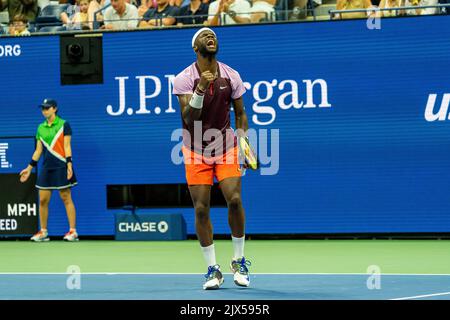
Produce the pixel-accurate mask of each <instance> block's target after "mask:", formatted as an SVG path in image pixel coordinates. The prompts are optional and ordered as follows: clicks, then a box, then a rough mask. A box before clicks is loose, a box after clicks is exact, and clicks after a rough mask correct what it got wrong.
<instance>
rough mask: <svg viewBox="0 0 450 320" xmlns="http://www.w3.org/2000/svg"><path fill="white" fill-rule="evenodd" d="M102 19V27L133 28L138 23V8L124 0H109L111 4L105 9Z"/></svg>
mask: <svg viewBox="0 0 450 320" xmlns="http://www.w3.org/2000/svg"><path fill="white" fill-rule="evenodd" d="M104 20H105V25H104V29H110V30H111V29H114V30H120V29H133V28H136V27H137V24H138V20H139V15H138V10H137V8H136V7H135V6H134V5H132V4H129V3H127V2H125V0H111V6H110V7H108V8H107V9H106V11H105V14H104Z"/></svg>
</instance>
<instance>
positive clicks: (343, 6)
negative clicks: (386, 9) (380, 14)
mask: <svg viewBox="0 0 450 320" xmlns="http://www.w3.org/2000/svg"><path fill="white" fill-rule="evenodd" d="M371 7H372V3H371V2H370V0H337V3H336V9H337V10H352V9H369V8H371ZM368 15H370V14H369V13H368V12H349V13H339V15H338V18H340V19H357V18H366V17H367V16H368Z"/></svg>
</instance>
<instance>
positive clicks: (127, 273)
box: [0, 272, 450, 276]
mask: <svg viewBox="0 0 450 320" xmlns="http://www.w3.org/2000/svg"><path fill="white" fill-rule="evenodd" d="M33 274H37V275H52V274H55V275H58V274H64V275H67V274H86V275H103V274H104V275H197V274H204V272H81V273H70V272H0V275H33ZM223 274H231V273H226V272H224V273H223ZM251 274H253V275H318V276H320V275H336V276H349V275H364V276H367V275H371V273H295V272H293V273H289V272H285V273H277V272H273V273H272V272H252V273H251ZM380 275H381V276H450V274H448V273H381V274H380Z"/></svg>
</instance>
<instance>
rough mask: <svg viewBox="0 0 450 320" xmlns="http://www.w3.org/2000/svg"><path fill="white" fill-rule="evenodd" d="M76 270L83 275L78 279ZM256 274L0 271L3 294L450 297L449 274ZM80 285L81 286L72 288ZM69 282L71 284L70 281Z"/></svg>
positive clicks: (68, 296)
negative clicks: (372, 283) (211, 284)
mask: <svg viewBox="0 0 450 320" xmlns="http://www.w3.org/2000/svg"><path fill="white" fill-rule="evenodd" d="M74 276H76V277H77V276H80V277H79V278H77V279H76V281H72V280H74V279H75V278H74ZM369 276H370V275H367V274H254V275H253V276H252V279H251V281H252V283H251V287H249V288H240V287H237V286H236V285H235V284H234V283H233V278H232V275H231V274H224V277H225V282H224V284H223V286H222V287H221V289H220V290H214V291H204V290H203V289H202V283H203V276H202V275H201V274H81V275H78V274H75V275H69V274H1V275H0V299H3V300H4V299H11V300H15V299H55V300H68V299H70V300H72V299H94V300H104V299H111V300H141V299H145V300H211V299H213V300H216V299H217V300H222V299H224V300H278V299H282V300H386V299H402V300H409V299H411V300H412V299H446V300H449V299H450V275H394V274H390V275H381V277H380V281H379V286H378V287H379V289H376V288H374V289H368V285H367V282H368V278H369ZM68 282H69V287H71V288H74V287H79V289H69V288H68ZM70 283H71V284H72V285H70Z"/></svg>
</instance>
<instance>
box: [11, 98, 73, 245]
mask: <svg viewBox="0 0 450 320" xmlns="http://www.w3.org/2000/svg"><path fill="white" fill-rule="evenodd" d="M39 107H40V108H41V109H42V114H43V115H44V117H45V121H44V122H43V123H41V124H40V125H39V127H38V129H37V133H36V140H37V141H36V150H35V151H34V153H33V156H32V158H31V161H30V164H29V165H28V166H27V167H26V168H25V169H23V170H22V171H21V172H20V181H21V182H25V181H27V180H28V178H29V177H30V173H31V170H32V169H33V167H36V165H37V163H38V161H39V158H40V157H41V155H43V158H44V163H43V165H42V170H41V172H39V175H38V179H37V183H36V188H38V189H39V217H40V222H41V229H40V231H39V232H38V233H36V234H35V235H34V236H33V237H32V238H31V240H32V241H36V242H42V241H49V240H50V238H49V237H48V230H47V220H48V204H49V202H50V197H51V195H52V190H59V195H60V197H61V199H62V201H63V203H64V206H65V208H66V212H67V217H68V220H69V225H70V230H69V232H68V233H66V235H65V236H64V238H63V239H64V240H66V241H78V234H77V231H76V227H75V220H76V213H75V206H74V204H73V201H72V196H71V191H70V188H71V187H73V186H74V185H76V184H77V180H76V178H75V174H74V172H73V167H72V148H71V138H72V129H71V127H70V125H69V123H68V122H67V121H65V120H63V119H62V118H60V117H59V116H58V115H57V112H58V106H57V103H56V101H55V100H52V99H45V100H44V101H43V102H42V104H41V105H39Z"/></svg>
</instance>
